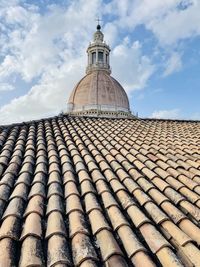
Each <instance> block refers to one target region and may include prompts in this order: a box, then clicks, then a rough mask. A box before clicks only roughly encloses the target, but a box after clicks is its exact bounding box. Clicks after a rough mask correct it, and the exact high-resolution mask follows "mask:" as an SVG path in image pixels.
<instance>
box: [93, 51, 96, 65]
mask: <svg viewBox="0 0 200 267" xmlns="http://www.w3.org/2000/svg"><path fill="white" fill-rule="evenodd" d="M94 63H96V52H93V53H92V64H94Z"/></svg>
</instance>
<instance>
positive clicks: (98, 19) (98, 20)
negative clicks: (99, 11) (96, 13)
mask: <svg viewBox="0 0 200 267" xmlns="http://www.w3.org/2000/svg"><path fill="white" fill-rule="evenodd" d="M96 21H97V22H98V25H99V23H100V21H102V20H101V19H100V18H99V17H97V19H96Z"/></svg>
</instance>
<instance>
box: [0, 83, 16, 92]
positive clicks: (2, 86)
mask: <svg viewBox="0 0 200 267" xmlns="http://www.w3.org/2000/svg"><path fill="white" fill-rule="evenodd" d="M14 89H15V87H14V86H13V85H12V84H9V83H0V92H3V91H12V90H14Z"/></svg>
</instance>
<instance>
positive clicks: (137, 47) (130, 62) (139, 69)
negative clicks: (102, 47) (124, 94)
mask: <svg viewBox="0 0 200 267" xmlns="http://www.w3.org/2000/svg"><path fill="white" fill-rule="evenodd" d="M111 64H112V66H113V75H114V77H117V78H118V79H119V81H120V82H121V83H122V85H123V86H124V88H125V89H126V91H128V92H131V91H132V90H138V89H143V88H144V87H145V86H146V84H147V82H148V80H149V78H150V77H151V76H152V74H153V73H154V71H155V66H154V65H153V63H152V62H151V59H150V58H149V57H148V56H145V55H143V53H142V46H141V44H140V42H139V41H135V42H133V43H131V42H130V41H129V39H128V38H127V37H126V38H125V39H124V40H123V42H122V43H121V44H119V45H117V46H116V47H115V48H114V50H113V53H112V59H111Z"/></svg>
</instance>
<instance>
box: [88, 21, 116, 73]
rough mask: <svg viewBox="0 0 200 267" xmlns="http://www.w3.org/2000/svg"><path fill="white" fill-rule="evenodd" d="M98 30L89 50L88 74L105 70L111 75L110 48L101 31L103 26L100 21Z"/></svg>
mask: <svg viewBox="0 0 200 267" xmlns="http://www.w3.org/2000/svg"><path fill="white" fill-rule="evenodd" d="M97 21H98V24H97V30H96V32H95V33H94V35H93V42H92V43H90V45H89V46H88V49H87V53H88V66H87V69H86V73H87V74H88V73H91V72H92V71H96V70H105V71H106V72H108V73H109V74H110V73H111V69H110V65H109V55H110V47H109V46H108V45H107V44H106V43H105V42H104V35H103V33H102V31H101V26H100V24H99V22H100V20H99V19H98V20H97Z"/></svg>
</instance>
